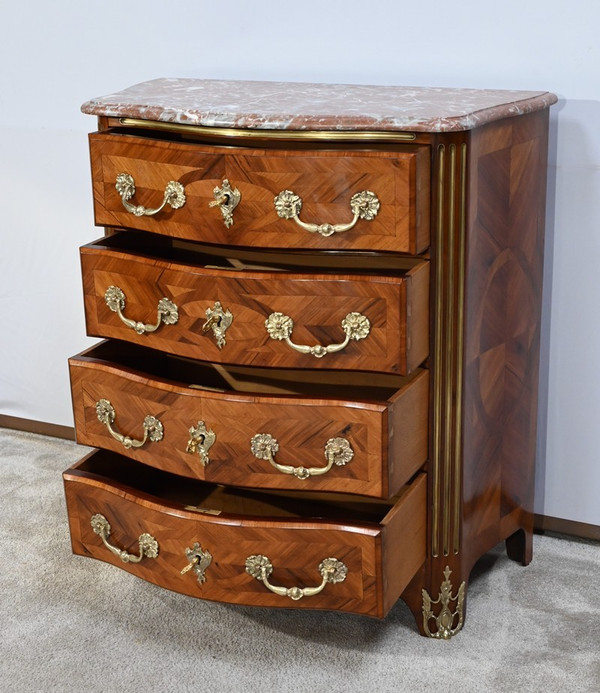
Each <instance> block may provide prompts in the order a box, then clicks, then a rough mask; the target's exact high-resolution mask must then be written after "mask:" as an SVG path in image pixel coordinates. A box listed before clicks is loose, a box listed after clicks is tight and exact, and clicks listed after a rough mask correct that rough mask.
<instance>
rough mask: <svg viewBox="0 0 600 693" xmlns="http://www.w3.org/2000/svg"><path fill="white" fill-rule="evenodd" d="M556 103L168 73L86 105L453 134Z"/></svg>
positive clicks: (215, 119) (224, 122)
mask: <svg viewBox="0 0 600 693" xmlns="http://www.w3.org/2000/svg"><path fill="white" fill-rule="evenodd" d="M556 101H557V98H556V96H555V95H554V94H551V93H549V92H537V91H506V90H496V89H447V88H437V87H388V86H361V85H345V84H308V83H292V82H241V81H221V80H208V79H169V78H162V79H155V80H152V81H149V82H142V83H141V84H136V85H134V86H132V87H129V88H128V89H125V90H123V91H120V92H117V93H115V94H109V95H107V96H101V97H98V98H96V99H92V100H91V101H87V102H86V103H84V104H83V106H82V107H81V110H82V111H83V112H84V113H89V114H92V115H101V116H114V117H119V118H142V119H144V120H157V121H162V122H167V123H185V124H188V125H202V126H204V127H222V128H244V129H267V130H374V131H394V130H400V131H402V130H409V131H419V132H450V131H458V130H471V129H473V128H475V127H478V126H480V125H483V124H484V123H488V122H490V121H493V120H499V119H500V118H506V117H509V116H516V115H521V114H523V113H530V112H532V111H537V110H540V109H542V108H547V107H548V106H550V105H552V104H553V103H555V102H556Z"/></svg>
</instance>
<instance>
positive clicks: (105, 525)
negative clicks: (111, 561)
mask: <svg viewBox="0 0 600 693" xmlns="http://www.w3.org/2000/svg"><path fill="white" fill-rule="evenodd" d="M91 525H92V529H93V530H94V533H95V534H97V535H98V536H99V537H100V539H102V543H103V544H104V546H106V548H107V549H108V550H109V551H110V552H111V553H113V554H114V555H115V556H117V557H118V558H120V559H121V560H122V561H123V563H139V562H140V561H141V560H142V559H143V558H156V557H157V556H158V542H157V541H156V539H155V538H154V537H153V536H152V535H151V534H148V533H147V532H144V533H143V534H140V536H139V538H138V544H139V549H140V552H139V554H138V555H137V556H136V555H135V554H133V553H129V552H128V551H125V550H123V549H120V548H118V547H117V546H113V544H110V543H109V541H108V539H109V537H110V532H111V526H110V524H109V522H108V520H107V519H106V518H105V517H104V515H101V514H100V513H97V514H96V515H92V519H91Z"/></svg>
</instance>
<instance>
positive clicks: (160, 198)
mask: <svg viewBox="0 0 600 693" xmlns="http://www.w3.org/2000/svg"><path fill="white" fill-rule="evenodd" d="M555 100H556V99H555V97H554V96H553V95H552V94H548V93H536V92H495V91H477V90H428V89H421V90H418V89H417V90H415V89H403V88H392V87H386V88H375V87H371V88H369V87H348V86H341V85H289V84H288V85H285V84H265V83H243V82H231V83H227V82H211V81H206V80H155V81H154V82H149V83H145V84H141V85H136V86H135V87H132V88H130V89H128V90H125V91H124V92H120V93H118V94H113V95H110V96H107V97H102V98H100V99H96V100H94V101H90V102H88V103H86V104H84V107H83V110H84V112H86V113H90V114H94V115H97V116H98V117H99V131H98V132H96V133H94V134H92V135H90V151H91V160H92V182H93V192H94V214H95V221H96V224H97V225H99V226H103V227H105V229H106V233H105V236H104V237H103V238H102V239H100V240H98V241H95V242H92V243H89V244H87V245H85V246H83V247H82V248H81V263H82V272H83V286H84V296H85V311H86V325H87V331H88V334H90V335H91V336H95V337H101V338H103V339H104V340H105V341H102V342H100V343H99V344H97V345H96V346H94V347H92V348H91V349H89V350H88V351H86V352H84V353H83V354H79V355H78V356H75V357H73V358H72V359H71V360H70V362H69V366H70V373H71V383H72V393H73V406H74V413H75V424H76V431H77V437H78V441H79V442H81V443H83V444H86V445H90V446H93V447H96V448H98V450H97V451H96V452H93V453H92V454H90V455H88V456H86V457H85V458H84V459H83V460H82V461H81V462H79V463H78V464H77V465H75V466H74V467H72V468H71V469H69V470H67V471H66V472H65V473H64V480H65V491H66V496H67V505H68V512H69V522H70V529H71V537H72V544H73V550H74V552H75V553H78V554H82V555H88V556H92V557H95V558H99V559H101V560H104V561H107V562H109V563H113V564H115V565H118V566H120V567H122V568H124V569H125V570H128V571H130V572H132V573H133V574H135V575H137V576H139V577H142V578H144V579H146V580H149V581H151V582H153V583H156V584H157V585H160V586H163V587H167V588H169V589H173V590H176V591H178V592H182V593H184V594H188V595H191V596H196V597H201V598H204V599H212V600H217V601H223V602H231V603H236V604H250V605H260V606H270V607H290V606H296V607H298V608H313V609H336V610H344V611H351V612H355V613H361V614H368V615H371V616H376V617H380V618H382V617H384V616H385V615H386V613H387V612H388V611H389V609H390V608H391V607H392V606H393V604H394V603H395V602H396V600H397V599H398V598H399V597H402V599H403V600H404V601H405V602H406V603H407V604H408V606H409V607H410V609H411V610H412V611H413V613H414V614H415V618H416V621H417V625H418V628H419V630H420V632H421V633H422V634H424V635H429V636H431V637H436V638H448V637H451V636H452V635H454V634H455V633H456V632H458V631H459V630H460V629H461V627H462V625H463V622H464V615H465V602H466V588H467V583H468V579H469V573H470V571H471V568H472V567H473V565H474V563H475V562H476V561H477V560H478V559H479V558H480V557H481V556H482V555H483V554H484V553H485V552H486V551H488V550H489V549H490V548H492V547H493V546H494V545H495V544H496V543H498V542H499V541H502V540H506V544H507V550H508V553H509V555H510V556H511V557H512V558H514V559H515V560H519V561H521V562H522V563H523V564H527V563H528V562H529V561H530V560H531V534H532V520H533V515H532V507H533V466H534V456H535V421H536V413H537V377H538V351H539V329H540V308H541V277H542V257H543V236H544V205H545V177H546V150H547V131H548V107H549V106H550V105H551V104H552V103H554V101H555Z"/></svg>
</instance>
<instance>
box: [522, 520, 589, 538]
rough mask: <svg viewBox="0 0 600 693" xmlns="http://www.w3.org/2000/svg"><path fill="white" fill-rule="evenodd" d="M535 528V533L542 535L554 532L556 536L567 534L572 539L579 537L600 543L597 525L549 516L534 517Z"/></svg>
mask: <svg viewBox="0 0 600 693" xmlns="http://www.w3.org/2000/svg"><path fill="white" fill-rule="evenodd" d="M533 526H534V528H535V531H536V532H538V533H540V534H544V533H545V532H553V533H556V534H567V535H569V536H571V537H579V538H580V539H592V540H593V541H600V527H598V526H597V525H588V524H586V523H585V522H575V521H573V520H561V519H560V518H558V517H548V516H547V515H534V518H533Z"/></svg>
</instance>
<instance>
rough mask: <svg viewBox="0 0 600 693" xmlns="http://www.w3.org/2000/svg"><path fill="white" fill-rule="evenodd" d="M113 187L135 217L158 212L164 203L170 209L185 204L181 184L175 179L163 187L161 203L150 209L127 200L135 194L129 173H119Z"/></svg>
mask: <svg viewBox="0 0 600 693" xmlns="http://www.w3.org/2000/svg"><path fill="white" fill-rule="evenodd" d="M115 188H116V189H117V192H118V193H119V195H120V196H121V202H122V203H123V207H125V209H126V210H127V211H128V212H129V213H130V214H133V215H134V216H136V217H151V216H153V215H155V214H158V213H159V212H160V211H161V210H162V209H164V207H165V205H169V206H170V207H171V208H172V209H179V208H180V207H183V205H184V204H185V192H184V188H183V185H181V183H178V182H177V181H174V180H170V181H169V182H168V183H167V187H166V188H165V193H164V196H163V201H162V204H161V205H160V206H159V207H156V209H150V208H148V207H144V206H143V205H132V204H131V202H129V200H130V199H131V198H132V197H133V196H134V195H135V181H134V180H133V176H130V175H129V173H119V174H118V175H117V180H116V183H115Z"/></svg>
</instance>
